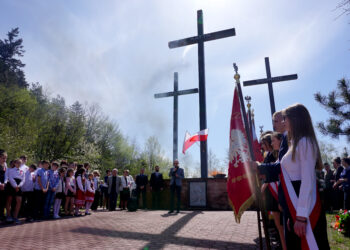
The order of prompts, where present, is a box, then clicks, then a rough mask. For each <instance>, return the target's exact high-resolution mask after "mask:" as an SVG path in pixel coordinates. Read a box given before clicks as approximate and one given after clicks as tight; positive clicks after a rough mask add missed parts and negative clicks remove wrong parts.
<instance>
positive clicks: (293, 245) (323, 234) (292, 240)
mask: <svg viewBox="0 0 350 250" xmlns="http://www.w3.org/2000/svg"><path fill="white" fill-rule="evenodd" d="M292 184H293V187H294V190H295V192H296V194H297V196H299V191H300V185H301V182H300V181H292ZM283 210H284V211H288V207H285V206H283ZM283 216H284V217H283V223H284V232H285V237H286V243H287V248H288V250H289V249H292V250H294V249H301V238H300V237H299V236H298V235H296V234H295V232H294V224H293V220H292V218H291V216H290V214H289V213H286V212H284V213H283ZM288 219H289V225H290V229H291V230H290V231H289V230H288V227H287V221H288ZM313 233H314V236H315V239H316V242H317V246H318V248H319V249H320V250H329V249H330V248H329V242H328V237H327V221H326V215H325V212H324V210H323V208H322V211H321V214H320V217H319V219H318V221H317V223H316V226H315V228H314V230H313Z"/></svg>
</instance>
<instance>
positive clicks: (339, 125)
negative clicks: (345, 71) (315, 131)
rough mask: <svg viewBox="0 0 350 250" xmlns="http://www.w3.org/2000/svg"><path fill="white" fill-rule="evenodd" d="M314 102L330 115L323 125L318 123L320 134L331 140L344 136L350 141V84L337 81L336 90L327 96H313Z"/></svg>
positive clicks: (344, 81) (319, 94) (343, 80)
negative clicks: (328, 136)
mask: <svg viewBox="0 0 350 250" xmlns="http://www.w3.org/2000/svg"><path fill="white" fill-rule="evenodd" d="M315 100H316V101H317V102H318V103H320V104H321V106H322V107H324V108H325V109H326V110H327V111H328V112H329V113H330V115H331V117H330V119H329V120H328V121H327V122H326V123H324V122H319V123H317V126H318V128H319V130H320V131H321V133H322V134H324V135H330V136H331V137H333V138H339V136H346V138H347V139H348V141H350V82H349V80H346V79H341V80H339V81H338V88H337V89H336V90H334V91H331V92H330V93H329V94H328V96H325V95H322V94H321V93H320V92H318V93H316V94H315Z"/></svg>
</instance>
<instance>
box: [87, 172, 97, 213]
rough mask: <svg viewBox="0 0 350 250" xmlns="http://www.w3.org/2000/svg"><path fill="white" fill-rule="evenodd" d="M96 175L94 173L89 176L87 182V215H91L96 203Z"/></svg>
mask: <svg viewBox="0 0 350 250" xmlns="http://www.w3.org/2000/svg"><path fill="white" fill-rule="evenodd" d="M93 178H94V175H93V174H92V173H89V174H88V179H87V180H86V193H85V201H86V203H85V215H90V214H91V213H90V212H89V210H90V207H91V205H92V203H93V202H94V196H95V187H94V179H93Z"/></svg>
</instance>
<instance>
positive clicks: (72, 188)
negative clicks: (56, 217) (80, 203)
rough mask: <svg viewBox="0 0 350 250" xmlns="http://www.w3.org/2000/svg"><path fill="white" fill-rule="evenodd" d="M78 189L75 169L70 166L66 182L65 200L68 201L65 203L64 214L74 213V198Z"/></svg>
mask: <svg viewBox="0 0 350 250" xmlns="http://www.w3.org/2000/svg"><path fill="white" fill-rule="evenodd" d="M76 192H77V189H76V185H75V178H74V170H73V168H68V170H67V174H66V183H65V196H66V197H65V200H66V203H65V205H64V215H65V216H68V215H71V216H72V215H73V206H74V198H75V195H76Z"/></svg>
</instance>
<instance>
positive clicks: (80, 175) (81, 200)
mask: <svg viewBox="0 0 350 250" xmlns="http://www.w3.org/2000/svg"><path fill="white" fill-rule="evenodd" d="M77 168H78V170H77V172H76V173H75V182H76V190H77V191H76V195H75V213H74V215H75V216H81V214H80V212H79V209H80V208H82V207H83V206H84V205H85V193H86V181H85V180H86V178H85V168H84V167H82V166H78V167H77Z"/></svg>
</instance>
